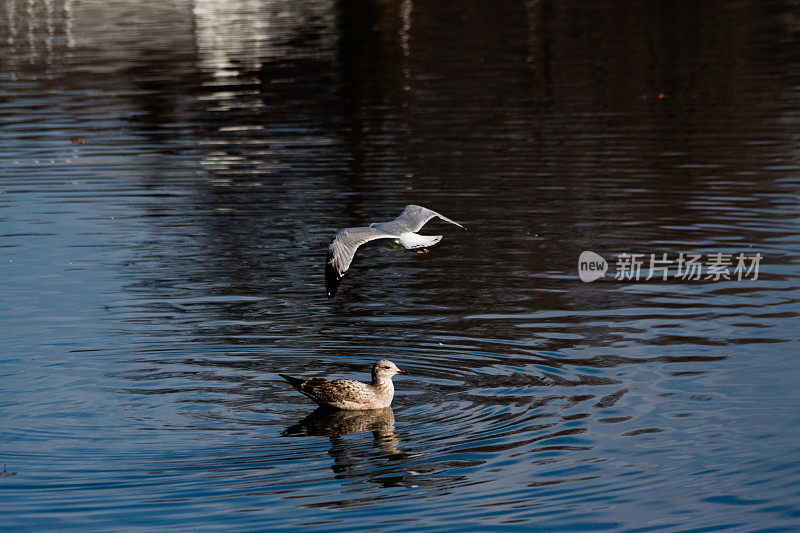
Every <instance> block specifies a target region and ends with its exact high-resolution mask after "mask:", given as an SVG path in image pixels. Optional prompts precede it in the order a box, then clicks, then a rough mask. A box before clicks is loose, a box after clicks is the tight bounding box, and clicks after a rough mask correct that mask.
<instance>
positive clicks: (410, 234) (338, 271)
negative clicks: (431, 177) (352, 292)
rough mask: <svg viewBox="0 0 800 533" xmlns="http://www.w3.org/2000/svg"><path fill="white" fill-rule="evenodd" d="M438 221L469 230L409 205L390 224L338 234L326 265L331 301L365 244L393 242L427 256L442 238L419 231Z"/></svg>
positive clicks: (372, 225)
mask: <svg viewBox="0 0 800 533" xmlns="http://www.w3.org/2000/svg"><path fill="white" fill-rule="evenodd" d="M434 217H439V218H441V219H442V220H444V221H445V222H449V223H451V224H455V225H456V226H458V227H459V228H461V229H467V228H465V227H464V226H462V225H461V224H459V223H458V222H456V221H454V220H450V219H449V218H447V217H446V216H444V215H441V214H439V213H437V212H436V211H432V210H430V209H428V208H426V207H422V206H419V205H407V206H406V208H405V209H403V212H402V213H400V216H399V217H397V218H396V219H394V220H392V221H390V222H375V223H373V224H370V225H368V226H362V227H359V228H345V229H343V230H339V231H337V232H336V235H334V236H333V241H331V244H330V245H329V246H328V257H327V261H326V262H325V292H326V293H327V294H328V298H333V297H334V296H336V290H337V289H338V288H339V282H340V281H341V280H342V277H344V273H345V272H347V269H348V268H350V263H351V262H352V261H353V257H354V256H355V255H356V250H358V247H359V246H361V245H362V244H365V243H368V242H370V241H375V240H378V239H390V240H392V241H394V242H395V243H397V244H401V245H403V246H404V247H405V248H406V249H407V250H413V249H416V248H422V249H423V250H424V251H425V252H427V248H426V247H427V246H433V245H434V244H436V243H437V242H439V241H440V240H442V236H441V235H419V234H418V233H417V231H419V230H420V229H421V228H422V226H424V225H425V224H426V223H427V222H428V221H429V220H430V219H432V218H434Z"/></svg>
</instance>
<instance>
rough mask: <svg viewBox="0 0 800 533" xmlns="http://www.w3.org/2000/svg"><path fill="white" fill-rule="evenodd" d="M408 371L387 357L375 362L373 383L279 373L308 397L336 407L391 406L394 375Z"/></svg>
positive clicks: (371, 407)
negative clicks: (300, 376)
mask: <svg viewBox="0 0 800 533" xmlns="http://www.w3.org/2000/svg"><path fill="white" fill-rule="evenodd" d="M395 374H407V372H405V371H403V370H400V369H399V368H397V366H396V365H395V364H394V363H392V362H391V361H388V360H386V359H381V360H379V361H376V362H375V364H374V365H373V366H372V383H362V382H360V381H355V380H352V379H337V380H334V381H330V380H327V379H325V378H309V379H299V378H295V377H292V376H287V375H285V374H279V375H280V376H281V377H282V378H283V379H285V380H286V381H287V382H288V383H289V385H291V386H292V388H294V389H295V390H297V391H298V392H300V393H302V394H304V395H306V396H308V397H309V398H311V399H312V400H313V401H314V402H315V403H317V404H318V405H324V406H327V407H333V408H335V409H345V410H357V409H382V408H384V407H389V406H390V405H391V404H392V399H393V398H394V385H393V384H392V376H394V375H395Z"/></svg>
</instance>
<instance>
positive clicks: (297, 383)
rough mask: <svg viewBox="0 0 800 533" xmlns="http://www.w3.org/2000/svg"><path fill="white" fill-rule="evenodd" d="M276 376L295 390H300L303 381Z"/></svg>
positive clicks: (281, 375)
mask: <svg viewBox="0 0 800 533" xmlns="http://www.w3.org/2000/svg"><path fill="white" fill-rule="evenodd" d="M278 375H279V376H280V377H282V378H283V379H285V380H286V381H287V382H288V383H289V385H291V386H292V387H294V388H295V389H297V390H300V385H302V384H303V381H304V380H302V379H299V378H293V377H292V376H287V375H286V374H278Z"/></svg>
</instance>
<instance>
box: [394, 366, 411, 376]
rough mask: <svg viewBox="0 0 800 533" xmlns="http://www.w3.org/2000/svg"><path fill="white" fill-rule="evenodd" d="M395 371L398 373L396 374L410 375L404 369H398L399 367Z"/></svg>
mask: <svg viewBox="0 0 800 533" xmlns="http://www.w3.org/2000/svg"><path fill="white" fill-rule="evenodd" d="M397 373H398V374H405V375H406V376H409V375H410V374H409V373H408V372H407V371H405V370H400V369H399V368H398V369H397Z"/></svg>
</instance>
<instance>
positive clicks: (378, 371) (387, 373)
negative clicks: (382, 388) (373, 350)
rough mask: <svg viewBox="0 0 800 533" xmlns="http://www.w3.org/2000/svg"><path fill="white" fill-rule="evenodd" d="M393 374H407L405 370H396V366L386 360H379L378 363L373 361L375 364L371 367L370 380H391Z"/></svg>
mask: <svg viewBox="0 0 800 533" xmlns="http://www.w3.org/2000/svg"><path fill="white" fill-rule="evenodd" d="M395 374H408V372H406V371H405V370H400V369H399V368H397V365H395V364H394V363H392V362H391V361H389V360H388V359H381V360H379V361H375V364H374V365H372V379H373V380H375V379H382V378H389V379H391V377H392V376H394V375H395Z"/></svg>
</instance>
